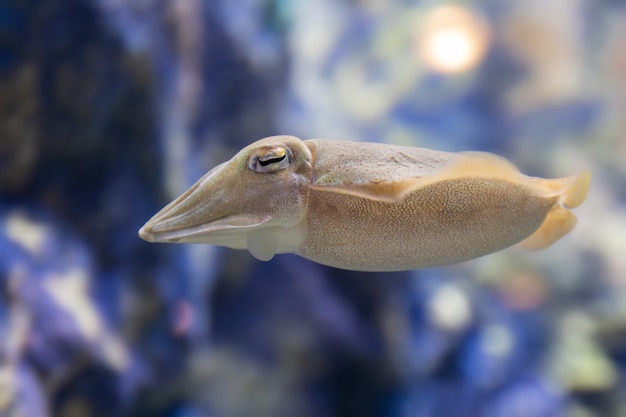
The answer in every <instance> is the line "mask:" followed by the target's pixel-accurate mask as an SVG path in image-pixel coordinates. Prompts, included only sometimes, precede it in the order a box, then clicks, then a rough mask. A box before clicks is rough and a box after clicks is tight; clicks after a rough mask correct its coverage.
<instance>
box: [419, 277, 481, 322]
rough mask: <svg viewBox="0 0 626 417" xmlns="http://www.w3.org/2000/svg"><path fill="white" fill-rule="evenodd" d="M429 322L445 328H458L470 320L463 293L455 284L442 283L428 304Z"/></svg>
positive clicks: (468, 308) (469, 308)
mask: <svg viewBox="0 0 626 417" xmlns="http://www.w3.org/2000/svg"><path fill="white" fill-rule="evenodd" d="M428 314H429V317H430V320H431V322H432V323H433V324H434V325H435V326H437V327H439V328H441V329H445V330H451V331H454V330H459V329H462V328H463V327H465V325H466V324H467V323H468V322H469V321H470V319H471V315H472V311H471V307H470V304H469V301H468V300H467V297H466V296H465V294H464V293H463V292H462V291H461V290H460V289H459V288H457V287H456V286H453V285H444V286H443V287H441V288H440V289H439V290H437V292H436V293H435V295H434V297H432V299H431V301H430V303H429V305H428Z"/></svg>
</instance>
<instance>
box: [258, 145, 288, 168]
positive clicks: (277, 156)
mask: <svg viewBox="0 0 626 417" xmlns="http://www.w3.org/2000/svg"><path fill="white" fill-rule="evenodd" d="M286 156H287V152H286V151H285V150H284V149H283V148H270V149H266V150H265V151H264V152H263V153H262V154H261V155H259V164H261V166H267V165H269V164H272V163H274V162H280V161H282V160H283V159H285V157H286Z"/></svg>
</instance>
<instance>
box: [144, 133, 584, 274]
mask: <svg viewBox="0 0 626 417" xmlns="http://www.w3.org/2000/svg"><path fill="white" fill-rule="evenodd" d="M588 186H589V174H588V173H583V174H580V175H578V176H573V177H567V178H561V179H555V180H546V179H541V178H532V177H527V176H525V175H523V174H521V173H520V172H519V171H518V170H517V169H516V168H515V167H514V166H513V165H511V164H510V163H509V162H508V161H506V160H505V159H504V158H501V157H498V156H495V155H492V154H488V153H480V152H465V153H447V152H439V151H433V150H429V149H423V148H411V147H400V146H392V145H383V144H374V143H360V142H341V141H329V140H322V139H311V140H306V141H302V140H300V139H298V138H295V137H291V136H275V137H270V138H265V139H262V140H260V141H257V142H255V143H253V144H251V145H249V146H247V147H246V148H244V149H243V150H242V151H240V152H239V153H238V154H237V155H235V156H234V157H233V158H232V159H231V160H230V161H228V162H226V163H224V164H222V165H220V166H218V167H216V168H215V169H214V170H212V171H210V172H209V173H208V174H207V175H205V177H203V178H202V179H201V180H200V181H198V183H197V184H196V185H194V186H193V187H192V188H191V189H190V190H189V191H188V192H187V193H185V194H183V196H181V197H179V198H178V199H177V200H175V201H174V202H172V203H171V204H170V205H168V206H167V207H165V208H164V209H163V210H162V211H161V212H159V213H157V214H156V215H155V216H154V217H153V218H152V219H151V220H150V221H149V222H148V223H146V225H145V226H144V227H143V228H142V229H141V230H140V236H141V237H142V238H144V239H146V240H148V241H162V242H206V243H213V244H218V245H222V246H226V247H230V248H235V249H245V248H247V249H249V250H250V252H251V253H252V254H253V255H254V256H256V257H257V258H259V259H262V260H269V259H271V258H272V257H273V255H274V254H276V253H296V254H299V255H301V256H303V257H305V258H308V259H311V260H314V261H316V262H319V263H322V264H325V265H330V266H335V267H338V268H344V269H351V270H362V271H396V270H407V269H415V268H420V267H427V266H434V265H445V264H450V263H456V262H460V261H464V260H468V259H472V258H475V257H478V256H482V255H485V254H488V253H491V252H494V251H497V250H500V249H503V248H505V247H508V246H511V245H513V244H516V243H518V242H521V241H524V242H523V244H525V245H526V246H527V247H530V248H535V249H540V248H543V247H547V246H549V245H551V244H552V243H553V242H555V241H556V240H558V239H559V238H560V237H562V236H563V235H565V234H566V233H568V232H569V231H570V230H571V229H572V228H573V227H574V225H575V224H576V218H575V217H574V215H573V214H572V213H571V212H570V211H569V210H568V208H572V207H576V206H577V205H579V204H581V203H582V201H583V200H584V199H585V196H586V193H587V189H588Z"/></svg>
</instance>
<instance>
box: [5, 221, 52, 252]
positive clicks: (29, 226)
mask: <svg viewBox="0 0 626 417" xmlns="http://www.w3.org/2000/svg"><path fill="white" fill-rule="evenodd" d="M5 227H6V234H7V236H8V238H9V239H11V241H13V242H14V243H16V244H18V245H20V246H21V247H22V248H24V250H26V251H27V252H29V253H30V254H32V255H37V254H38V253H40V251H41V250H42V248H43V245H44V242H45V239H46V233H47V228H46V226H45V225H43V224H41V223H36V222H34V221H32V220H31V219H29V218H28V217H27V216H26V215H25V214H24V213H22V212H19V211H18V212H14V213H12V214H11V215H9V217H8V218H7V220H6V225H5Z"/></svg>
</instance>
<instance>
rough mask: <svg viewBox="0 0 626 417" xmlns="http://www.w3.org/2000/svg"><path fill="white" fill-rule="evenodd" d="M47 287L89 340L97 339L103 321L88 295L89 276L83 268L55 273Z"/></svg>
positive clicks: (47, 281) (46, 282)
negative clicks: (60, 273)
mask: <svg viewBox="0 0 626 417" xmlns="http://www.w3.org/2000/svg"><path fill="white" fill-rule="evenodd" d="M44 285H45V288H46V290H47V291H48V293H49V294H50V295H51V296H52V298H53V299H54V301H56V303H57V304H58V305H59V307H61V308H62V309H63V310H65V311H66V312H68V313H69V314H70V315H71V316H72V318H73V319H74V320H76V324H77V326H78V328H79V330H80V332H81V333H82V334H83V335H84V336H85V337H86V338H87V339H89V340H91V341H93V340H95V339H96V338H97V337H98V336H99V335H100V334H101V332H102V322H101V320H100V316H99V314H98V312H97V311H96V310H95V309H94V307H93V306H92V304H91V300H90V299H89V295H88V277H87V275H86V273H85V272H83V271H81V270H78V269H77V270H73V271H70V272H68V273H66V274H65V275H55V276H51V277H49V278H48V279H47V280H46V281H45V284H44Z"/></svg>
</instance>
